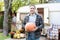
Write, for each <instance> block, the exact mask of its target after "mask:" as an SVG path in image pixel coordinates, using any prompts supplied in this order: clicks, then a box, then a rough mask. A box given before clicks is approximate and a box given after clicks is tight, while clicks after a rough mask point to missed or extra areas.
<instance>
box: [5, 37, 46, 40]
mask: <svg viewBox="0 0 60 40" xmlns="http://www.w3.org/2000/svg"><path fill="white" fill-rule="evenodd" d="M5 40H26V39H25V38H24V39H11V38H8V39H5ZM40 40H47V39H46V38H45V37H40Z"/></svg>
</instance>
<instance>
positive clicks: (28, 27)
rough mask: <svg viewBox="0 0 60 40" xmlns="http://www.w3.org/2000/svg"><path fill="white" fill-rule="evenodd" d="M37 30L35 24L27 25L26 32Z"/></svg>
mask: <svg viewBox="0 0 60 40" xmlns="http://www.w3.org/2000/svg"><path fill="white" fill-rule="evenodd" d="M35 28H36V25H35V24H34V23H27V24H26V25H25V31H28V32H30V31H33V30H34V29H35Z"/></svg>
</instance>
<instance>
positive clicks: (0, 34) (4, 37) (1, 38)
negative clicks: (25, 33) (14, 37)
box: [0, 33, 10, 40]
mask: <svg viewBox="0 0 60 40" xmlns="http://www.w3.org/2000/svg"><path fill="white" fill-rule="evenodd" d="M7 38H10V36H3V33H0V40H5V39H7Z"/></svg>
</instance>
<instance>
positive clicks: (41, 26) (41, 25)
mask: <svg viewBox="0 0 60 40" xmlns="http://www.w3.org/2000/svg"><path fill="white" fill-rule="evenodd" d="M39 22H40V26H39V28H41V29H42V28H44V22H43V19H42V17H41V16H40V17H39Z"/></svg>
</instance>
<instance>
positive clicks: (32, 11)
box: [30, 6, 35, 14]
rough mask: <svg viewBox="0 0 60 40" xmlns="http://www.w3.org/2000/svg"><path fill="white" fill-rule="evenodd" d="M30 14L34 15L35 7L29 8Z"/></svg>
mask: <svg viewBox="0 0 60 40" xmlns="http://www.w3.org/2000/svg"><path fill="white" fill-rule="evenodd" d="M30 13H32V14H33V13H35V7H34V6H30Z"/></svg>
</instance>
